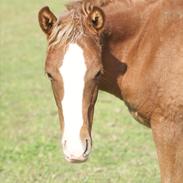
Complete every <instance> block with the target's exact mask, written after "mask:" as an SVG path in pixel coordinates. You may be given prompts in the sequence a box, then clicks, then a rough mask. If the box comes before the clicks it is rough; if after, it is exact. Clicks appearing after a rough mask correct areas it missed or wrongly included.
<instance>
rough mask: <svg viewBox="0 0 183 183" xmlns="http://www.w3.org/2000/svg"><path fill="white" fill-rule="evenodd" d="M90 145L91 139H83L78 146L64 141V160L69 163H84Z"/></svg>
mask: <svg viewBox="0 0 183 183" xmlns="http://www.w3.org/2000/svg"><path fill="white" fill-rule="evenodd" d="M91 144H92V143H91V139H85V140H83V141H82V142H80V143H78V144H77V143H76V144H72V143H69V142H68V141H67V140H64V143H63V150H64V155H65V159H66V160H67V161H68V162H70V163H82V162H85V161H86V160H87V159H88V156H89V154H90V152H91V147H92V145H91Z"/></svg>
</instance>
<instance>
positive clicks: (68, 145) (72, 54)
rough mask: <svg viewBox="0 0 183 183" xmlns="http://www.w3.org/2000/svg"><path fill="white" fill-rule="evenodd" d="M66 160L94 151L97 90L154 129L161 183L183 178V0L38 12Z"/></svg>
mask: <svg viewBox="0 0 183 183" xmlns="http://www.w3.org/2000/svg"><path fill="white" fill-rule="evenodd" d="M38 19H39V24H40V27H41V29H42V31H43V32H44V33H45V34H46V37H47V41H48V49H47V56H46V61H45V72H46V73H47V75H48V78H49V79H50V80H51V85H52V89H53V94H54V97H55V101H56V104H57V107H58V114H59V120H60V125H61V133H62V146H63V152H64V155H65V159H66V160H67V161H69V162H71V163H77V162H84V161H86V160H87V159H88V156H89V153H90V151H91V148H92V137H91V130H92V123H93V114H94V106H95V102H96V100H97V95H98V91H99V90H103V91H106V92H108V93H110V94H112V95H114V96H116V97H117V98H119V99H120V100H122V101H124V103H125V104H126V105H127V107H128V109H129V111H130V113H131V114H132V116H133V117H134V118H135V119H136V120H137V121H138V122H140V123H141V124H143V125H145V126H147V127H149V128H151V129H152V135H153V140H154V142H155V145H156V149H157V155H158V160H159V166H160V174H161V182H162V183H182V182H183V1H182V0H79V1H73V2H70V3H68V4H67V5H66V10H65V11H64V12H63V14H61V16H60V17H59V18H57V17H56V16H55V15H54V13H53V12H52V11H51V10H50V9H49V7H43V8H42V9H41V10H40V11H39V14H38Z"/></svg>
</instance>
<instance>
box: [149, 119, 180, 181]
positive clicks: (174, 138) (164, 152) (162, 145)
mask: <svg viewBox="0 0 183 183" xmlns="http://www.w3.org/2000/svg"><path fill="white" fill-rule="evenodd" d="M164 119H165V118H164ZM151 125H152V131H153V137H154V141H155V144H156V147H157V153H158V159H159V164H160V173H161V182H162V183H183V121H182V122H178V121H173V122H170V121H166V120H162V118H161V119H160V118H159V119H158V120H156V121H153V122H152V123H151Z"/></svg>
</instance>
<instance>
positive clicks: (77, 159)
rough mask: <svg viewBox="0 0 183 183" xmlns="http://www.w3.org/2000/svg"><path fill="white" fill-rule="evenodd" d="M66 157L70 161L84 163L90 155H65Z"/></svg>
mask: <svg viewBox="0 0 183 183" xmlns="http://www.w3.org/2000/svg"><path fill="white" fill-rule="evenodd" d="M65 159H66V160H67V161H68V162H69V163H84V162H85V161H87V160H88V156H81V157H78V158H76V157H72V158H70V157H67V156H65Z"/></svg>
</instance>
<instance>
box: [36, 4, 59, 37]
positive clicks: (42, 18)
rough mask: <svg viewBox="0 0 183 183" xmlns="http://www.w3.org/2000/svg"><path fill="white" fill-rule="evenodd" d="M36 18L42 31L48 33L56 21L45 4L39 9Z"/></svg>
mask: <svg viewBox="0 0 183 183" xmlns="http://www.w3.org/2000/svg"><path fill="white" fill-rule="evenodd" d="M38 18H39V25H40V27H41V29H42V30H43V32H44V33H46V34H47V35H50V34H51V31H52V29H53V26H54V24H55V22H56V21H57V18H56V16H55V15H54V14H53V13H52V12H51V11H50V9H49V7H47V6H46V7H44V8H42V9H41V10H40V11H39V14H38Z"/></svg>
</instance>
